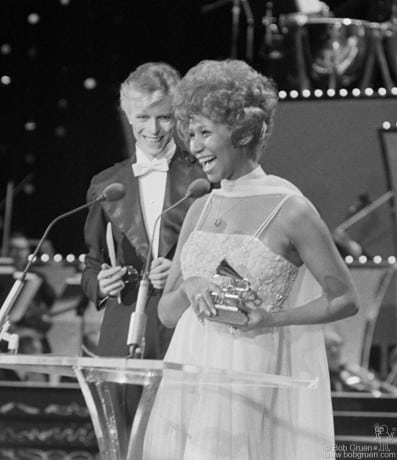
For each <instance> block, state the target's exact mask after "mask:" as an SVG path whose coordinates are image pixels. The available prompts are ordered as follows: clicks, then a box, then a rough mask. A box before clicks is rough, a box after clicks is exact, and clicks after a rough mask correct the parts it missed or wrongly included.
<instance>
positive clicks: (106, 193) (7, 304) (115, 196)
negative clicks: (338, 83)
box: [0, 183, 125, 328]
mask: <svg viewBox="0 0 397 460" xmlns="http://www.w3.org/2000/svg"><path fill="white" fill-rule="evenodd" d="M124 195H125V189H124V186H123V185H122V184H119V183H114V184H110V185H108V186H107V187H106V188H105V189H104V190H103V192H102V193H101V194H100V195H99V196H98V197H97V198H95V200H92V201H89V202H88V203H86V204H83V205H82V206H79V207H78V208H74V209H72V210H70V211H68V212H65V213H64V214H61V215H59V216H58V217H55V219H53V220H52V221H51V222H50V223H49V225H48V226H47V228H46V229H45V231H44V233H43V236H42V237H41V238H40V240H39V242H38V243H37V246H36V249H35V250H34V251H33V254H32V255H31V256H30V258H29V260H28V263H27V264H26V266H25V269H24V270H23V272H22V274H21V276H20V277H19V278H18V279H17V280H16V281H15V282H14V284H13V286H12V288H11V290H10V292H9V293H8V295H7V297H6V299H5V300H4V302H3V305H2V306H1V308H0V328H3V326H4V325H6V324H7V316H8V313H9V311H10V310H11V308H12V306H13V305H14V303H15V301H16V299H17V297H18V295H19V294H20V292H21V290H22V288H23V284H24V281H25V279H26V275H27V274H28V272H29V270H30V267H31V266H32V264H33V262H34V260H35V258H36V256H37V254H38V252H39V250H40V248H41V246H42V245H43V243H44V240H45V239H46V237H47V235H48V233H49V231H50V230H51V229H52V227H53V226H54V225H55V224H56V223H57V222H58V221H60V220H62V219H64V218H65V217H69V216H71V215H73V214H75V213H77V212H79V211H82V210H83V209H86V208H88V207H90V206H92V205H93V204H95V203H99V202H101V201H117V200H120V199H121V198H123V196H124Z"/></svg>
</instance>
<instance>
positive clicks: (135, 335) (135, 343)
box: [127, 178, 211, 358]
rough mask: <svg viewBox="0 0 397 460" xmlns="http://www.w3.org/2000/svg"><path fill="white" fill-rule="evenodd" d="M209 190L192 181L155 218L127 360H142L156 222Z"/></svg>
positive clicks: (205, 184) (202, 181) (207, 185)
mask: <svg viewBox="0 0 397 460" xmlns="http://www.w3.org/2000/svg"><path fill="white" fill-rule="evenodd" d="M210 190H211V184H210V183H209V182H208V180H206V179H203V178H200V179H196V180H194V181H193V182H192V183H191V184H190V185H189V187H188V188H187V190H186V193H185V195H184V196H183V197H182V198H181V199H180V200H178V201H177V202H176V203H174V204H173V205H171V206H170V207H169V208H167V209H165V210H164V211H163V212H162V213H161V214H159V215H158V216H157V217H156V220H155V221H154V224H153V233H152V237H151V239H150V244H149V249H148V252H147V255H146V262H145V266H144V269H143V272H142V278H141V281H140V283H139V289H138V297H137V299H136V304H135V311H134V312H132V313H131V318H130V326H129V329H128V336H127V346H128V347H129V349H130V353H129V356H128V357H129V358H134V357H140V358H143V342H144V338H145V329H146V321H147V317H146V313H145V309H146V304H147V301H148V297H149V285H150V282H149V272H150V263H151V260H152V250H153V240H154V234H155V229H156V226H157V224H158V221H159V220H160V219H161V217H163V216H164V214H167V213H168V212H169V211H171V210H172V209H174V208H176V207H177V206H178V205H180V204H181V203H183V202H184V201H185V200H187V199H188V198H199V197H201V196H203V195H205V194H206V193H208V192H209V191H210Z"/></svg>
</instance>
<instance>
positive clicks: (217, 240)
mask: <svg viewBox="0 0 397 460" xmlns="http://www.w3.org/2000/svg"><path fill="white" fill-rule="evenodd" d="M223 258H225V259H226V260H227V261H228V262H229V264H230V265H231V266H232V267H233V268H234V269H235V270H236V271H237V272H238V273H240V275H242V276H243V277H245V278H247V279H248V280H249V281H250V283H251V285H252V287H253V289H254V290H255V291H256V292H257V293H258V294H259V296H260V297H261V298H262V299H263V305H264V306H265V307H266V306H269V307H270V306H271V307H272V309H279V308H281V307H282V306H283V303H284V302H285V300H286V299H287V297H288V295H289V293H290V291H291V288H292V285H293V283H294V280H295V278H296V275H297V272H298V269H297V267H296V266H295V265H293V264H292V263H291V262H289V261H288V260H287V259H285V258H284V257H282V256H280V255H278V254H276V253H274V252H273V251H272V250H271V249H270V248H268V247H267V246H266V245H265V244H264V243H263V242H262V241H260V240H259V239H258V238H256V237H254V236H251V235H244V234H227V233H213V232H208V231H203V230H195V231H193V232H192V233H191V234H190V236H189V238H188V239H187V241H186V243H185V245H184V247H183V250H182V254H181V268H182V275H183V278H184V279H186V278H189V277H191V276H203V277H205V278H209V279H211V278H212V277H213V275H214V274H215V272H216V267H217V266H218V264H219V262H220V261H221V260H222V259H223ZM269 307H268V308H269Z"/></svg>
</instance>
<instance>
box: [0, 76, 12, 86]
mask: <svg viewBox="0 0 397 460" xmlns="http://www.w3.org/2000/svg"><path fill="white" fill-rule="evenodd" d="M0 81H1V84H2V85H4V86H7V85H9V84H10V83H11V78H10V77H9V76H8V75H2V76H1V78H0Z"/></svg>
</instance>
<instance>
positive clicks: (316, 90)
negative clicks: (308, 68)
mask: <svg viewBox="0 0 397 460" xmlns="http://www.w3.org/2000/svg"><path fill="white" fill-rule="evenodd" d="M323 94H324V93H323V91H322V90H321V89H315V90H314V95H315V96H316V97H322V96H323Z"/></svg>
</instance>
